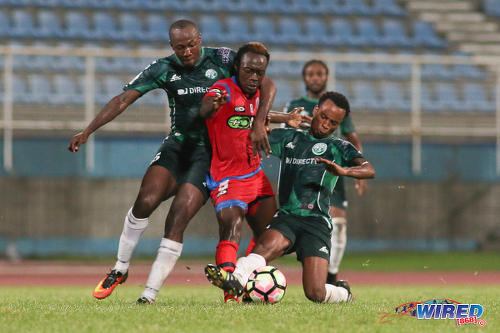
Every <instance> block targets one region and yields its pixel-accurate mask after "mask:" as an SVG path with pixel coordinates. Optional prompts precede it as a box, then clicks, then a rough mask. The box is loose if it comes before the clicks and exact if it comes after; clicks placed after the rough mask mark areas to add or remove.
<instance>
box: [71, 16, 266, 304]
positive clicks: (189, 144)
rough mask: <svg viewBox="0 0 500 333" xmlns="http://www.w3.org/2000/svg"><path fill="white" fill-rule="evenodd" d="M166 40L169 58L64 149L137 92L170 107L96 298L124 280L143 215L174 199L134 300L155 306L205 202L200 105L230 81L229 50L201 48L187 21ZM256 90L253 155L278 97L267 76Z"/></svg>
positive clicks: (261, 146) (74, 146) (262, 144)
mask: <svg viewBox="0 0 500 333" xmlns="http://www.w3.org/2000/svg"><path fill="white" fill-rule="evenodd" d="M169 36H170V46H171V47H172V49H173V51H174V54H172V55H170V56H168V57H166V58H162V59H158V60H156V61H154V62H153V63H152V64H151V65H149V66H148V67H146V68H145V69H144V70H143V71H142V72H141V73H140V74H139V75H137V76H136V77H135V78H134V79H133V80H132V81H131V82H129V83H128V84H127V85H125V87H124V92H123V93H121V94H119V95H117V96H115V97H113V98H112V99H111V100H110V101H109V102H108V103H107V104H106V105H105V106H104V107H103V108H102V110H101V111H100V112H99V113H98V114H97V116H96V117H95V119H94V120H92V122H91V123H90V124H89V125H88V126H87V128H86V129H85V130H84V131H83V132H80V133H78V134H76V135H75V136H74V137H73V138H72V139H71V142H70V144H69V146H68V149H69V150H70V151H72V152H76V151H78V149H79V148H80V146H81V145H82V144H84V143H85V142H87V140H88V137H89V136H90V135H91V134H92V133H93V132H95V131H96V130H97V129H98V128H100V127H101V126H103V125H104V124H106V123H108V122H110V121H111V120H113V119H114V118H115V117H117V116H118V115H119V114H120V113H122V112H123V111H124V110H125V109H126V108H127V107H128V106H129V105H130V104H132V103H133V102H134V101H135V100H137V99H138V98H139V97H141V96H142V95H143V94H145V93H147V92H148V91H151V90H153V89H158V88H159V89H163V90H165V91H166V93H167V95H168V98H169V104H170V109H171V112H170V117H171V124H172V126H171V133H170V134H169V135H168V136H167V137H166V138H165V140H164V141H163V144H162V145H161V147H160V148H159V150H158V152H157V154H156V156H155V157H154V159H153V161H152V162H151V164H150V166H149V168H148V169H147V171H146V173H145V175H144V177H143V179H142V183H141V187H140V190H139V194H138V195H137V199H136V201H135V202H134V205H133V207H132V208H131V209H130V210H129V212H128V213H127V215H126V217H125V222H124V226H123V232H122V234H121V236H120V242H119V246H118V254H117V259H118V260H117V261H116V264H115V266H114V267H113V269H112V270H111V272H110V273H109V274H107V275H106V277H105V278H104V279H103V280H102V281H100V282H99V284H98V285H97V286H96V288H95V289H94V296H95V297H96V298H99V299H102V298H106V297H108V296H109V295H110V294H111V293H112V292H113V290H114V288H115V287H116V286H117V285H118V284H121V283H123V282H125V280H126V279H127V276H128V269H129V264H130V259H131V257H132V253H133V251H134V248H135V247H136V245H137V243H138V241H139V238H140V236H141V235H142V233H143V232H144V230H145V229H146V227H147V225H148V223H149V221H148V218H149V216H150V215H151V214H152V213H153V211H154V210H155V209H156V208H157V207H158V205H159V204H160V203H161V202H163V201H164V200H167V199H168V198H170V197H172V196H175V197H174V199H173V201H172V205H171V207H170V210H169V212H168V215H167V218H166V221H165V233H164V236H163V239H162V240H161V243H160V247H159V249H158V254H157V256H156V259H155V261H154V263H153V265H152V268H151V272H150V274H149V278H148V280H147V283H146V288H145V289H144V291H143V293H142V295H141V297H140V298H139V299H138V301H137V302H138V303H147V304H150V303H152V302H154V301H155V299H156V295H157V294H158V292H159V289H160V287H161V286H162V285H163V283H164V281H165V279H166V278H167V277H168V275H169V274H170V272H171V271H172V269H173V267H174V265H175V263H176V262H177V259H178V258H179V256H180V254H181V251H182V242H183V234H184V230H185V229H186V226H187V224H188V222H189V221H190V220H191V218H192V217H193V216H194V215H195V214H196V212H198V210H199V209H200V208H201V206H203V204H204V203H205V202H206V200H207V199H208V191H207V189H206V187H205V185H204V182H205V175H206V173H207V172H208V169H209V166H210V152H209V147H208V144H207V142H206V128H205V124H204V121H203V119H201V118H200V116H199V108H200V104H201V99H202V97H203V96H204V95H205V93H206V92H207V91H208V88H209V87H210V86H211V85H212V84H213V83H214V82H216V81H217V80H219V79H221V78H225V77H229V76H230V72H231V70H232V68H233V58H234V55H235V53H234V52H233V51H232V50H230V49H227V48H207V47H202V46H201V43H202V38H201V34H200V33H199V32H198V28H197V26H196V24H195V23H193V22H191V21H188V20H179V21H176V22H174V23H173V24H172V25H171V26H170V30H169ZM262 85H263V86H265V87H266V93H265V94H262V96H261V103H260V108H259V110H258V112H257V114H256V117H255V125H254V127H253V128H252V136H251V139H252V143H253V144H254V145H253V148H254V149H255V151H254V152H255V153H257V151H258V150H264V151H265V152H266V153H267V152H268V151H269V142H268V141H267V133H266V131H265V120H266V115H267V112H268V110H269V109H270V107H271V105H272V102H273V99H274V95H275V93H276V89H275V87H274V84H273V83H272V81H271V80H269V79H268V78H267V77H266V78H264V79H263V83H262Z"/></svg>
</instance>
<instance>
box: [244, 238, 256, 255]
mask: <svg viewBox="0 0 500 333" xmlns="http://www.w3.org/2000/svg"><path fill="white" fill-rule="evenodd" d="M254 247H255V241H254V240H253V237H252V238H250V243H249V244H248V247H247V252H246V254H245V256H248V255H249V254H250V253H252V250H253V248H254Z"/></svg>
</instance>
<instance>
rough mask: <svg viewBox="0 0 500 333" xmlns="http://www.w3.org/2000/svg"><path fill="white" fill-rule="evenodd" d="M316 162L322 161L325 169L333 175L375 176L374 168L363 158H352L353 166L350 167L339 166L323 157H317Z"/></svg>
mask: <svg viewBox="0 0 500 333" xmlns="http://www.w3.org/2000/svg"><path fill="white" fill-rule="evenodd" d="M316 162H317V163H323V164H325V166H326V170H327V171H328V172H330V173H331V174H332V175H335V176H346V177H352V178H356V179H367V178H374V177H375V169H374V168H373V166H372V165H371V164H370V162H368V161H367V160H365V159H364V158H356V159H354V160H353V163H354V164H355V166H352V167H341V166H340V165H338V164H337V163H335V162H332V161H329V160H326V159H324V158H317V159H316Z"/></svg>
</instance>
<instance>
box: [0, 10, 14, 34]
mask: <svg viewBox="0 0 500 333" xmlns="http://www.w3.org/2000/svg"><path fill="white" fill-rule="evenodd" d="M11 30H12V27H11V25H10V20H9V17H8V16H7V14H5V13H4V12H0V36H11V33H12V31H11Z"/></svg>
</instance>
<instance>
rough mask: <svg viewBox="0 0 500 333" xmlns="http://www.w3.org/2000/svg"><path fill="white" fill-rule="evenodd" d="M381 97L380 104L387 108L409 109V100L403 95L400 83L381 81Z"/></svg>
mask: <svg viewBox="0 0 500 333" xmlns="http://www.w3.org/2000/svg"><path fill="white" fill-rule="evenodd" d="M380 89H381V93H382V96H381V97H382V98H381V100H380V105H381V107H383V108H384V109H387V110H397V111H410V110H411V101H410V100H409V99H408V98H406V97H405V93H404V91H403V88H402V87H401V84H399V83H394V82H383V83H382V86H381V88H380Z"/></svg>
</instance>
